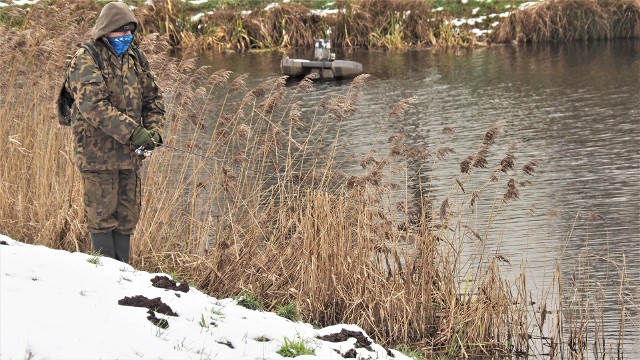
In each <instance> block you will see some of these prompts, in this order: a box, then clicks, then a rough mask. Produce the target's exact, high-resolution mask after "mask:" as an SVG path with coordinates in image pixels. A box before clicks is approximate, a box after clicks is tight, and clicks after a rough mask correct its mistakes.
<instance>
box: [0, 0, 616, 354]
mask: <svg viewBox="0 0 640 360" xmlns="http://www.w3.org/2000/svg"><path fill="white" fill-rule="evenodd" d="M82 4H83V2H78V3H73V2H64V3H61V5H60V6H57V7H53V6H49V7H47V6H44V5H37V6H35V7H33V8H32V10H31V11H30V12H29V16H28V17H25V18H24V19H25V22H24V24H23V26H24V28H25V29H27V30H24V31H14V30H11V29H8V28H7V27H2V28H0V39H2V41H0V67H1V71H0V81H1V82H2V83H3V84H4V85H5V90H3V92H2V93H0V107H1V109H2V110H1V111H0V137H1V138H2V139H3V140H4V144H5V148H4V150H3V151H2V152H0V179H1V180H0V232H2V233H6V234H8V235H10V236H11V237H13V238H15V239H17V240H20V241H25V242H29V243H38V244H44V245H47V246H50V247H53V248H62V249H66V250H71V251H89V242H88V241H87V240H86V235H87V234H86V232H85V230H84V229H83V223H82V216H81V214H82V208H83V206H82V197H81V195H82V186H81V183H80V178H79V174H78V173H77V170H75V168H74V165H73V161H74V160H73V154H72V140H71V137H70V130H69V129H68V128H62V127H60V126H58V125H57V122H56V119H55V111H54V106H53V105H54V104H53V103H54V99H55V97H56V95H57V91H58V86H59V85H60V81H61V79H60V74H61V73H62V69H63V67H64V64H65V58H66V56H67V55H68V54H71V53H73V51H75V49H76V48H77V44H78V43H80V42H81V41H82V39H83V34H86V32H87V31H88V30H89V28H90V27H91V26H92V25H93V20H92V19H94V18H95V11H97V8H96V9H94V8H86V7H83V5H82ZM70 13H74V14H78V17H77V18H70V17H69V16H68V14H70ZM140 41H141V43H140V46H141V48H143V49H144V50H145V52H146V54H147V56H148V58H149V60H150V62H151V64H152V67H154V69H155V70H156V73H157V75H158V81H159V82H160V85H161V87H162V88H163V90H164V92H165V94H166V95H167V109H168V113H167V120H168V123H167V129H166V134H167V136H166V139H165V140H166V146H165V148H164V149H161V150H158V151H156V153H155V154H154V155H153V156H152V157H151V159H150V160H149V161H148V162H147V164H146V171H145V176H144V183H143V191H144V194H145V195H144V203H143V209H144V212H143V215H142V219H141V223H140V224H139V227H138V231H137V232H136V234H135V236H134V248H133V251H132V261H133V265H134V266H136V267H137V268H140V269H144V270H148V271H162V272H166V273H169V274H172V275H173V276H174V277H176V278H178V279H179V280H186V281H189V282H190V283H191V284H193V285H194V286H197V287H198V288H199V289H202V290H203V291H205V292H207V293H209V294H212V295H214V296H217V297H222V296H235V295H238V294H252V295H253V296H254V297H255V298H256V299H259V300H260V301H259V302H258V303H261V304H262V306H263V307H264V308H266V309H269V310H275V309H278V308H281V307H282V306H285V305H289V304H294V305H295V307H296V309H297V310H298V312H299V313H300V315H301V316H302V318H303V319H304V320H306V321H308V322H311V323H315V324H318V325H328V324H333V323H340V322H346V323H356V324H358V325H360V326H361V327H363V328H364V329H365V330H367V332H368V333H369V334H371V335H372V336H373V337H374V338H376V339H378V341H380V342H382V343H385V344H388V345H398V344H408V346H409V347H410V348H412V349H417V350H418V351H419V352H420V353H421V354H424V355H426V356H429V357H431V356H433V357H435V356H442V357H465V356H471V355H480V356H482V355H484V354H491V355H495V356H500V355H524V354H531V355H540V354H543V353H545V354H549V355H550V356H552V357H562V356H565V355H566V356H575V357H580V356H582V355H584V354H585V353H586V351H587V349H588V348H589V347H590V346H591V344H593V343H594V342H595V343H597V344H598V346H601V345H600V344H602V348H603V351H604V352H605V353H606V354H613V355H614V356H615V354H616V353H615V351H616V345H617V344H618V341H620V340H621V338H620V336H618V337H615V336H614V337H605V336H604V335H603V334H602V333H601V332H600V329H601V328H602V322H603V319H602V316H601V312H602V310H599V308H598V307H597V301H598V300H597V299H596V300H595V301H594V300H592V298H590V297H588V296H587V297H583V296H582V291H581V289H582V288H583V285H584V283H583V282H581V274H580V273H578V275H577V276H576V277H575V279H576V280H575V281H574V282H573V283H569V284H566V283H564V282H563V281H562V279H563V278H565V277H564V276H563V275H564V274H562V272H561V270H560V267H558V268H557V269H556V270H555V272H554V274H553V275H552V276H550V280H549V283H548V284H547V285H546V288H544V289H543V290H542V291H541V293H543V294H545V295H544V296H543V297H542V298H541V299H540V298H537V299H532V298H531V291H530V290H529V289H527V281H526V277H527V275H526V274H527V269H526V268H524V267H523V268H521V269H519V270H517V273H516V274H510V275H511V276H509V277H508V278H507V277H505V276H504V275H503V274H504V271H503V267H504V266H506V265H505V261H504V259H502V258H501V257H500V256H499V255H497V254H494V253H491V252H489V251H488V250H487V249H486V248H485V247H484V244H485V243H486V240H487V239H486V237H487V236H488V234H490V233H491V229H492V228H493V227H494V226H495V224H494V222H493V219H496V218H499V217H500V216H508V212H509V206H510V204H511V203H512V202H514V201H518V196H519V192H520V191H522V192H524V191H526V188H523V187H522V185H521V184H526V182H527V181H535V169H536V164H537V163H536V162H535V161H534V159H517V158H516V157H515V156H514V154H515V151H516V144H513V146H510V147H508V150H507V152H505V153H504V154H495V155H498V157H499V160H498V161H497V162H491V161H489V160H488V154H490V153H493V152H495V151H496V150H495V149H496V145H495V144H496V143H499V142H500V141H501V138H500V134H501V131H502V130H503V126H504V123H503V122H496V124H495V125H494V126H493V127H491V128H489V129H487V131H486V134H485V136H484V137H483V138H480V139H478V147H477V151H475V152H473V153H472V154H455V153H454V150H455V146H454V144H448V143H447V142H446V141H444V142H443V143H441V144H438V145H436V146H434V147H429V148H415V147H411V146H409V145H406V144H404V143H403V141H402V137H400V136H398V137H393V138H391V139H389V142H390V146H389V147H390V151H389V152H376V151H374V150H376V149H372V151H371V152H370V154H369V155H367V156H366V157H364V158H362V162H361V163H362V171H361V172H357V173H352V174H345V173H342V172H340V171H338V170H337V167H338V166H337V165H338V164H336V163H335V160H334V159H335V158H337V156H336V155H337V154H338V153H343V154H344V153H345V152H348V149H343V148H341V147H340V146H338V144H339V141H338V140H339V136H340V131H338V133H337V135H336V136H335V137H333V138H331V139H330V140H328V142H327V140H325V141H324V142H319V140H317V139H320V138H323V136H322V135H324V134H327V133H328V132H329V130H330V129H336V128H338V129H339V128H340V127H341V124H342V123H343V122H344V121H345V120H348V118H349V116H350V115H351V114H353V112H355V111H357V108H358V96H359V92H360V89H361V88H362V86H365V85H366V82H367V77H366V76H361V77H359V78H357V79H355V80H354V81H353V82H352V83H351V85H350V86H349V87H347V88H345V89H343V90H337V91H335V92H333V93H330V94H328V95H326V96H325V97H323V98H322V99H321V100H319V102H318V104H317V112H316V113H315V114H312V115H305V117H304V118H302V115H301V111H300V107H299V104H297V103H296V100H295V99H296V96H297V95H299V94H301V93H304V92H306V91H308V90H309V89H310V88H311V87H312V86H313V82H312V81H309V80H308V79H307V80H303V81H302V82H301V83H300V84H299V85H298V86H297V87H285V86H284V79H283V78H275V79H272V80H268V81H265V82H263V83H262V84H260V85H259V86H257V87H255V88H252V89H248V88H247V87H246V83H245V81H246V77H245V76H238V75H237V74H232V73H230V72H227V71H224V70H218V71H215V72H212V71H211V70H210V69H206V68H197V67H196V66H195V64H196V62H195V58H191V57H189V56H188V55H187V56H186V57H185V58H183V59H176V58H171V57H168V56H167V53H166V50H167V49H168V48H169V45H168V42H169V41H170V38H169V36H157V35H149V36H146V37H143V38H141V39H140ZM160 67H162V71H158V70H159V69H160ZM414 101H416V99H412V98H409V99H405V100H402V101H400V102H398V103H397V104H388V106H389V109H388V112H386V113H384V114H380V116H381V117H385V116H387V117H388V121H397V119H399V118H401V117H402V116H403V114H404V113H405V111H407V110H408V109H410V108H411V104H412V103H413V102H414ZM454 130H456V129H450V128H445V129H443V134H442V136H443V139H445V140H446V139H447V136H446V134H447V133H450V132H452V131H454ZM326 149H329V150H330V151H328V152H327V150H326ZM454 154H455V156H458V157H459V163H458V164H456V166H459V168H460V173H459V176H458V178H457V179H454V180H452V183H451V188H450V191H449V194H448V196H447V197H445V198H441V199H437V200H436V199H433V198H430V197H429V194H428V193H423V194H412V193H407V191H406V186H405V185H406V184H396V183H393V182H392V181H391V180H390V178H391V174H393V173H402V174H406V176H407V177H408V178H410V177H413V176H422V175H424V174H416V173H415V171H412V170H411V169H415V168H419V167H420V166H419V164H424V163H427V164H429V166H433V167H437V166H440V164H441V161H442V159H444V158H447V157H450V156H454ZM341 157H343V156H341ZM424 176H425V177H424V178H423V179H422V183H424V184H428V183H429V181H430V180H429V177H428V174H426V175H424ZM478 178H480V179H482V180H483V185H481V186H478V187H475V186H472V185H471V179H478ZM388 199H395V200H394V201H393V202H389V201H388ZM481 201H488V202H489V203H491V204H493V210H492V212H491V214H490V216H489V218H488V220H487V222H486V224H483V225H482V226H480V227H476V226H471V225H470V223H469V222H468V216H469V213H470V212H471V211H473V209H474V208H476V207H477V206H479V203H480V202H481ZM470 239H473V242H474V244H477V246H475V245H474V247H475V248H476V251H475V252H474V254H473V255H471V259H467V258H464V259H463V257H462V255H461V254H462V253H463V251H464V250H465V248H466V246H468V243H469V240H470ZM471 264H472V265H471ZM578 266H579V269H581V271H584V274H585V275H584V277H585V278H586V277H588V265H580V264H578ZM616 266H618V268H617V270H616V271H615V272H612V274H614V275H612V278H613V279H615V280H617V281H619V283H620V290H621V291H620V299H616V300H619V306H620V308H621V312H620V324H621V329H622V328H624V324H625V322H626V321H627V320H626V316H627V315H626V314H627V313H626V310H625V306H626V304H627V299H626V298H625V290H626V288H625V286H626V279H625V266H624V264H616ZM584 281H586V280H584ZM538 290H540V289H538ZM585 305H588V306H585ZM584 309H586V310H584Z"/></svg>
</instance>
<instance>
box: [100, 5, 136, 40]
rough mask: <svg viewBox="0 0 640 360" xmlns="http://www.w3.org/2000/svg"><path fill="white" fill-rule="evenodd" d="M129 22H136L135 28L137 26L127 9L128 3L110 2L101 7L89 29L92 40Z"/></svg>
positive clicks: (129, 10) (133, 16) (131, 12)
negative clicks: (98, 14) (92, 25)
mask: <svg viewBox="0 0 640 360" xmlns="http://www.w3.org/2000/svg"><path fill="white" fill-rule="evenodd" d="M131 22H132V23H135V24H136V28H137V27H138V20H137V19H136V17H135V15H133V11H131V9H129V5H127V4H125V3H123V2H110V3H108V4H107V5H105V6H104V7H103V8H102V11H101V12H100V16H98V20H96V25H95V26H94V27H93V30H92V31H91V38H92V39H93V40H94V41H95V40H98V39H99V38H101V37H103V36H104V35H105V34H107V33H110V32H112V31H113V30H115V29H117V28H119V27H120V26H122V25H126V24H128V23H131Z"/></svg>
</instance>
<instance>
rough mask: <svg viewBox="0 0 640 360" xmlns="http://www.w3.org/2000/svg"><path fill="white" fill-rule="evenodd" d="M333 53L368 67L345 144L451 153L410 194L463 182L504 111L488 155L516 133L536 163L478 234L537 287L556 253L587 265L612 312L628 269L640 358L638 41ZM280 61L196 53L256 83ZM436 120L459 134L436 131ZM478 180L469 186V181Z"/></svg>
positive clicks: (350, 166)
mask: <svg viewBox="0 0 640 360" xmlns="http://www.w3.org/2000/svg"><path fill="white" fill-rule="evenodd" d="M288 55H289V56H291V57H305V58H309V57H311V56H312V53H311V51H300V52H297V53H295V52H290V53H289V54H288ZM337 57H338V58H343V59H348V60H355V61H358V62H360V63H362V64H363V67H364V69H365V72H367V73H369V74H371V75H372V79H371V80H370V81H369V82H368V83H367V86H366V87H365V88H364V89H363V90H362V95H361V101H360V108H359V110H358V112H357V113H356V114H355V115H354V116H353V117H352V118H350V119H349V120H347V121H346V122H344V123H343V124H342V125H341V126H342V127H341V142H342V144H343V145H344V146H345V147H347V148H349V149H350V150H351V152H355V153H367V152H368V151H369V150H370V149H371V148H372V147H376V148H378V149H380V150H381V152H383V151H384V150H385V149H388V144H387V139H388V138H389V137H390V136H392V135H394V134H398V133H401V134H404V136H405V137H406V139H407V140H408V141H409V142H410V143H411V144H413V145H426V146H429V147H430V148H435V147H437V146H439V145H440V144H446V145H448V146H451V147H452V148H454V150H455V154H453V155H450V157H449V158H448V159H447V160H445V161H444V162H442V163H440V164H438V166H432V165H431V164H425V165H424V166H422V171H428V173H429V175H430V176H431V180H430V183H429V184H428V185H425V184H419V181H418V180H417V179H415V178H414V179H413V180H411V184H410V186H411V187H412V188H413V189H414V190H415V191H416V192H417V189H419V188H420V187H423V188H424V187H425V186H428V187H429V188H430V189H431V191H432V194H433V196H435V197H436V199H438V198H439V199H440V200H441V199H443V197H444V196H446V191H448V190H449V189H451V185H452V183H453V179H454V178H455V177H459V178H461V179H462V178H463V177H462V176H461V174H460V171H459V165H458V164H459V162H460V161H461V160H462V159H464V158H465V157H466V156H467V155H469V154H471V153H473V152H474V151H475V150H476V149H477V148H478V145H479V143H480V142H481V140H482V137H483V135H484V133H485V132H486V130H487V129H488V128H489V127H490V126H491V125H492V124H494V123H495V122H496V121H497V120H506V121H507V122H506V124H505V126H504V129H505V132H504V134H503V135H501V136H500V138H499V143H497V144H496V145H495V146H496V148H495V154H496V156H498V157H500V156H503V155H504V153H505V151H506V149H507V147H508V145H509V144H510V143H511V142H512V141H515V140H518V141H520V145H519V148H518V149H519V150H518V151H517V152H516V154H515V155H516V159H517V161H518V163H519V164H520V165H518V166H521V165H522V164H523V162H524V161H526V160H529V159H534V158H535V159H538V160H539V161H540V162H539V167H538V168H537V172H536V174H535V176H533V177H531V178H530V180H531V185H528V186H525V187H522V188H520V200H519V201H514V202H511V203H510V204H509V208H508V211H506V212H504V213H503V216H502V217H501V218H498V219H496V222H495V225H494V228H495V232H496V235H497V236H490V237H488V238H487V241H488V243H489V245H490V248H491V249H492V251H495V252H496V253H499V254H500V255H502V256H505V257H506V258H507V259H509V260H510V263H511V265H510V266H511V268H512V269H513V271H514V272H517V271H519V266H520V263H522V262H524V261H526V264H527V266H528V268H529V269H530V274H527V275H528V280H529V281H530V282H532V286H530V289H531V291H533V292H534V293H535V292H536V291H537V290H541V289H544V288H545V287H546V286H547V285H548V283H549V281H550V277H551V274H552V273H553V270H554V268H555V266H556V261H559V264H560V266H563V267H564V272H565V274H568V276H569V275H571V274H573V273H574V270H576V272H579V270H580V269H577V268H576V267H577V266H579V265H581V266H588V269H589V272H588V277H586V278H585V279H584V284H585V291H586V292H589V291H599V292H601V293H602V294H604V296H606V301H605V303H606V306H607V307H610V309H619V307H620V305H619V300H618V299H619V298H618V292H619V290H620V289H619V288H618V285H619V283H618V281H619V278H620V275H619V273H617V272H616V266H619V265H621V264H626V268H625V271H626V272H625V277H626V279H627V280H628V281H629V284H630V288H627V289H624V296H625V298H626V299H627V300H628V304H632V305H633V304H635V306H636V307H635V308H633V307H631V308H629V309H628V310H629V312H630V313H631V315H633V316H635V320H632V321H630V322H628V323H627V326H626V330H627V331H628V335H627V338H626V342H627V344H628V346H627V354H629V353H631V354H636V355H640V345H638V344H639V343H640V324H639V320H638V308H637V306H638V304H639V300H640V290H639V289H640V42H638V41H635V42H616V43H591V44H579V45H568V46H543V47H510V46H509V47H492V48H485V49H473V50H467V49H465V50H456V51H437V52H432V51H426V50H422V51H407V52H377V51H375V52H374V51H368V52H367V51H355V52H350V53H338V56H337ZM280 58H281V54H278V53H263V54H252V55H238V54H212V55H210V57H207V58H204V59H203V61H204V62H208V63H209V64H210V65H212V66H213V68H214V69H221V68H224V69H228V70H232V71H234V72H236V73H240V74H241V73H250V74H251V76H250V79H251V80H250V81H254V82H255V83H257V82H259V81H261V80H264V79H265V78H268V77H271V76H276V75H279V67H278V66H279V60H280ZM345 83H347V84H348V82H342V83H321V84H318V85H317V86H316V88H315V89H314V92H312V93H311V94H307V96H308V97H309V100H308V101H306V102H305V98H301V100H302V101H303V104H302V106H303V108H305V106H306V110H307V111H312V110H313V107H315V106H316V105H317V103H318V99H319V98H320V97H321V96H322V95H324V94H325V93H327V92H331V91H333V90H336V89H340V88H342V87H344V85H345ZM249 86H251V84H249ZM409 97H416V98H417V102H416V103H414V104H413V108H412V109H411V110H410V111H409V112H408V113H407V114H406V116H405V117H404V118H403V119H402V120H399V121H389V120H388V118H387V114H388V113H389V110H390V109H391V107H392V105H393V104H394V103H396V102H397V101H400V100H402V99H406V98H409ZM445 126H448V127H450V128H452V129H453V130H455V132H454V133H453V134H445V133H443V131H442V129H443V128H444V127H445ZM332 135H333V134H327V136H328V137H331V136H332ZM339 160H341V161H343V164H344V165H343V166H344V168H345V169H346V170H352V171H356V169H357V168H358V162H357V161H356V160H351V159H339ZM498 163H499V158H498ZM414 170H415V169H414ZM485 180H486V176H485V179H478V180H477V181H478V182H479V183H478V184H475V183H474V182H475V181H476V179H474V178H473V177H471V178H469V179H467V180H466V181H468V184H469V185H468V186H469V187H470V188H473V186H477V185H479V184H480V183H483V182H484V181H485ZM499 191H504V189H500V190H499ZM498 197H499V198H501V193H498ZM481 215H482V209H480V210H479V214H478V215H477V216H478V224H479V226H481V225H482V224H485V223H486V219H483V218H482V216H481ZM585 262H588V264H585ZM572 280H573V279H572V278H567V279H565V281H566V282H570V281H572ZM534 298H535V296H534ZM611 314H613V315H611ZM615 314H616V312H615V311H611V312H609V311H608V309H607V308H605V309H604V317H605V322H608V323H609V324H610V325H611V328H612V329H617V326H618V321H619V319H618V318H617V317H616V316H617V315H615ZM609 316H610V317H611V318H608V317H609ZM605 331H607V330H606V329H605Z"/></svg>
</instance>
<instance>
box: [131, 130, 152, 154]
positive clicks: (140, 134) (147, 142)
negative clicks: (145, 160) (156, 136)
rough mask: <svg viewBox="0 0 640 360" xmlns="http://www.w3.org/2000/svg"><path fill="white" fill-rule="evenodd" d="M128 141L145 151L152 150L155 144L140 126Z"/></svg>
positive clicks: (148, 133) (146, 131) (147, 132)
mask: <svg viewBox="0 0 640 360" xmlns="http://www.w3.org/2000/svg"><path fill="white" fill-rule="evenodd" d="M130 139H131V143H132V144H133V145H135V146H143V147H144V148H145V149H147V150H153V149H155V147H156V143H155V142H154V141H153V137H152V135H151V133H150V132H149V131H148V130H147V129H145V128H143V127H142V126H138V127H137V128H136V129H135V130H134V131H133V133H132V134H131V138H130Z"/></svg>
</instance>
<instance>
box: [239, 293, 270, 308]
mask: <svg viewBox="0 0 640 360" xmlns="http://www.w3.org/2000/svg"><path fill="white" fill-rule="evenodd" d="M235 300H236V301H237V302H238V305H240V306H242V307H244V308H247V309H249V310H264V306H263V305H262V301H261V300H260V298H259V297H258V296H257V295H256V294H254V293H251V292H243V293H242V294H240V295H239V296H237V297H236V298H235Z"/></svg>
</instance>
